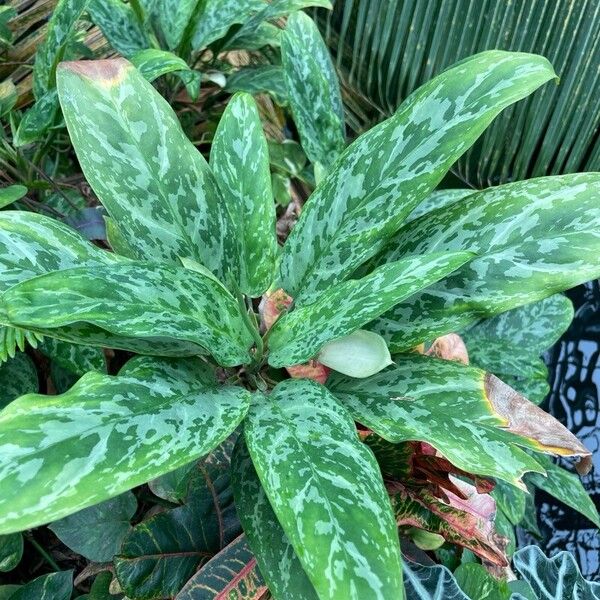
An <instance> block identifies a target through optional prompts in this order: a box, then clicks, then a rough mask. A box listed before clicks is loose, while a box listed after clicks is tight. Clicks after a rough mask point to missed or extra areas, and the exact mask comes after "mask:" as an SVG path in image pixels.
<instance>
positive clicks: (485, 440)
mask: <svg viewBox="0 0 600 600" xmlns="http://www.w3.org/2000/svg"><path fill="white" fill-rule="evenodd" d="M327 385H328V387H329V389H330V390H331V392H332V393H333V394H334V395H335V396H336V397H337V398H338V399H339V400H340V402H341V403H342V404H343V405H344V406H345V407H346V408H347V409H348V410H349V411H350V412H351V414H352V416H353V417H354V419H356V420H357V421H358V422H360V423H362V424H364V425H366V426H367V427H369V429H371V430H373V431H374V432H375V433H377V434H378V435H380V436H381V437H383V438H384V439H386V440H388V441H391V442H403V441H410V440H416V441H423V442H427V443H429V444H431V445H432V446H433V447H434V448H436V449H437V450H439V451H440V452H441V453H442V454H443V456H444V457H445V458H447V459H448V460H449V461H450V462H451V463H452V464H453V465H455V466H456V467H458V468H459V469H462V470H464V471H467V472H469V473H475V474H478V475H487V476H491V477H497V478H499V479H503V480H504V481H507V482H509V483H512V484H513V485H516V486H520V487H523V484H522V483H521V481H520V479H521V476H522V475H523V474H524V473H525V472H527V471H537V472H543V469H542V467H541V466H540V465H539V464H538V463H537V462H536V461H535V460H534V459H533V458H532V457H531V456H529V455H528V454H527V453H526V452H524V451H523V450H521V448H519V446H524V447H529V448H532V449H536V450H538V451H542V452H554V453H557V454H565V455H576V456H583V457H586V456H589V452H588V451H587V450H586V449H585V447H583V446H582V445H581V443H580V442H578V440H577V438H575V437H574V436H573V434H571V433H570V432H569V431H568V430H567V429H565V427H563V426H562V425H561V424H560V423H559V422H558V421H556V420H555V419H554V418H553V417H551V416H550V415H549V414H548V413H546V412H544V411H543V410H541V409H539V408H538V407H537V406H535V405H534V404H532V403H530V402H529V401H528V400H526V399H525V398H523V397H521V396H519V395H518V394H517V393H516V392H514V391H512V390H511V389H510V388H508V386H506V385H505V384H503V383H502V382H501V381H499V380H498V379H497V378H495V377H494V376H493V375H489V374H486V373H485V371H481V370H479V369H475V368H473V367H467V366H465V365H462V364H459V363H456V362H453V361H447V360H439V359H434V358H429V357H424V356H420V355H416V354H415V355H411V356H405V357H401V358H398V359H397V360H396V368H395V369H387V370H386V371H382V372H381V373H378V374H377V375H374V376H373V377H369V378H368V379H364V380H357V379H352V378H347V377H343V376H341V375H338V374H332V375H331V377H330V378H329V380H328V382H327Z"/></svg>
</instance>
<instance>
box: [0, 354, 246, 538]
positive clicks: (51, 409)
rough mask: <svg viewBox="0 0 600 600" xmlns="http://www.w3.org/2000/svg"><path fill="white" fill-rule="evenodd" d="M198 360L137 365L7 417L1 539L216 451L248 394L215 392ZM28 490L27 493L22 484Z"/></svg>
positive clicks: (0, 440) (0, 471)
mask: <svg viewBox="0 0 600 600" xmlns="http://www.w3.org/2000/svg"><path fill="white" fill-rule="evenodd" d="M196 361H197V359H187V360H183V359H182V360H178V361H169V360H160V359H148V358H138V359H134V360H133V361H130V362H129V363H127V365H126V366H125V368H124V369H123V370H122V371H121V374H120V375H118V376H109V375H102V374H100V373H90V374H88V375H85V376H84V377H83V378H82V379H80V380H79V381H78V382H77V383H76V384H75V386H74V387H73V388H72V389H71V390H70V391H69V392H67V393H66V394H62V395H60V396H38V395H27V396H22V397H21V398H19V399H18V400H16V401H15V402H13V403H12V404H10V405H9V406H8V407H6V408H5V409H4V410H3V411H2V412H1V413H0V489H1V490H2V492H1V493H0V515H1V517H0V533H11V532H14V531H20V530H22V529H28V528H30V527H35V526H37V525H41V524H43V523H46V522H48V521H53V520H57V519H60V518H62V517H65V516H67V515H69V514H72V513H74V512H77V511H78V510H81V509H84V508H86V507H88V506H91V505H93V504H96V503H98V502H102V501H103V500H106V499H108V498H112V497H114V496H117V495H119V494H121V493H123V492H124V491H126V490H129V489H131V488H133V487H135V486H137V485H140V484H142V483H145V482H146V481H148V480H150V479H153V478H155V477H158V476H159V475H162V474H163V473H165V472H167V471H171V470H173V469H176V468H177V467H180V466H182V465H184V464H186V463H188V462H190V461H191V460H194V458H196V457H199V456H201V455H203V454H206V453H207V452H209V451H210V450H211V449H212V448H213V447H215V446H217V445H218V444H219V443H220V442H222V441H223V440H224V439H225V438H226V437H227V436H228V435H229V434H230V433H231V431H233V429H235V427H236V426H237V425H238V423H239V422H240V421H241V419H242V418H243V417H244V415H245V413H246V411H247V410H248V403H249V393H248V392H247V391H245V390H243V389H242V388H235V387H218V388H217V387H208V386H206V385H205V384H204V383H203V382H202V380H201V378H200V379H199V378H198V377H197V372H198V371H200V372H202V369H198V368H197V362H196ZM25 482H26V483H27V485H26V486H24V485H23V484H24V483H25Z"/></svg>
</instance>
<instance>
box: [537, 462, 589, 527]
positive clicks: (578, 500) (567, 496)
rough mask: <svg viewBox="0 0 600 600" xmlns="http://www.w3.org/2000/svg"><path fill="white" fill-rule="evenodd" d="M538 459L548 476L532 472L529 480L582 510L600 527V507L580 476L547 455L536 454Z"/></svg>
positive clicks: (581, 511) (565, 502)
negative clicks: (599, 508) (599, 509)
mask: <svg viewBox="0 0 600 600" xmlns="http://www.w3.org/2000/svg"><path fill="white" fill-rule="evenodd" d="M536 460H537V461H538V462H539V463H540V464H541V465H542V466H543V467H544V469H545V470H546V474H547V476H546V477H544V476H543V475H539V474H537V473H531V474H530V475H528V477H527V481H528V482H529V483H532V484H533V485H535V486H536V487H538V488H540V489H541V490H544V491H545V492H546V493H547V494H550V495H551V496H553V497H554V498H556V499H557V500H559V501H560V502H562V503H563V504H566V505H567V506H570V507H571V508H572V509H573V510H576V511H577V512H580V513H581V514H582V515H584V516H586V517H587V518H588V519H589V520H590V521H591V522H592V523H593V524H594V525H595V526H596V527H598V528H600V515H599V514H598V509H597V508H596V505H595V504H594V501H593V500H592V498H591V497H590V495H589V494H588V492H587V491H586V489H585V488H584V487H583V484H582V483H581V479H580V478H579V476H578V475H576V474H575V473H571V472H569V471H567V470H566V469H564V468H562V467H561V466H559V465H557V464H555V463H554V462H552V460H550V459H549V458H548V457H546V456H536Z"/></svg>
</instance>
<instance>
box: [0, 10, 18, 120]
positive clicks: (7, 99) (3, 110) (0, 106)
mask: <svg viewBox="0 0 600 600" xmlns="http://www.w3.org/2000/svg"><path fill="white" fill-rule="evenodd" d="M4 10H5V11H6V10H14V9H12V8H10V7H4ZM15 14H16V11H15ZM0 44H2V8H1V7H0ZM18 98H19V94H18V92H17V86H16V85H15V84H14V83H13V82H12V79H5V80H4V81H3V82H2V83H0V118H2V117H3V116H4V115H7V114H9V113H10V111H11V110H12V109H13V108H14V106H15V104H16V103H17V100H18Z"/></svg>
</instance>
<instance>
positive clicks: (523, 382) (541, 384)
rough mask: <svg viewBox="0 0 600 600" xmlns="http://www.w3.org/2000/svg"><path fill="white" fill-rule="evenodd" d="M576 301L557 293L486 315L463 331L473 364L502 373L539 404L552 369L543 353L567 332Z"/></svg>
mask: <svg viewBox="0 0 600 600" xmlns="http://www.w3.org/2000/svg"><path fill="white" fill-rule="evenodd" d="M572 318H573V305H572V304H571V302H570V300H569V299H568V298H566V297H565V296H563V295H561V294H556V295H554V296H550V297H549V298H545V299H544V300H540V301H539V302H533V303H531V304H526V305H524V306H521V307H519V308H515V309H513V310H509V311H506V312H504V313H502V314H500V315H497V316H496V317H493V318H491V319H484V320H482V321H478V322H477V323H474V324H473V325H472V326H469V327H468V328H467V329H466V330H465V331H462V332H461V337H462V339H463V341H464V342H465V344H466V346H467V349H468V352H469V359H470V362H471V364H473V365H476V366H478V367H480V368H482V369H485V370H486V371H489V372H490V373H494V374H495V375H498V377H500V378H501V379H502V380H503V381H504V382H506V383H508V384H510V386H511V387H512V388H514V389H515V390H517V391H518V392H520V393H522V394H523V395H524V396H527V398H529V399H530V400H531V401H532V402H535V403H536V404H539V403H540V402H541V401H542V400H543V399H544V397H545V396H546V394H547V392H548V391H549V389H550V388H549V385H548V383H547V380H548V369H547V367H546V365H545V363H544V361H543V360H542V359H541V358H540V355H541V354H542V353H543V352H545V351H546V350H548V348H550V347H551V346H552V345H553V344H554V343H555V342H556V341H557V340H558V338H559V337H560V336H561V335H562V334H563V333H564V332H565V330H566V329H567V327H568V326H569V324H570V323H571V320H572Z"/></svg>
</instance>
